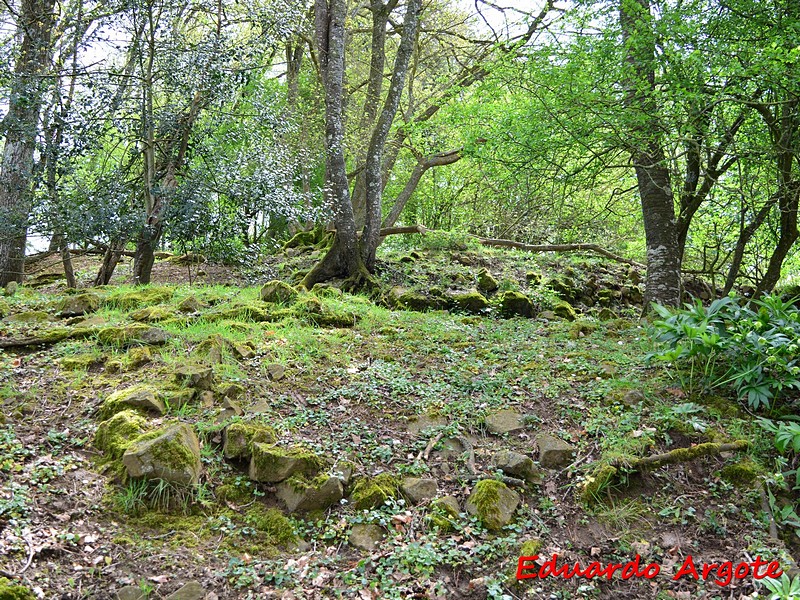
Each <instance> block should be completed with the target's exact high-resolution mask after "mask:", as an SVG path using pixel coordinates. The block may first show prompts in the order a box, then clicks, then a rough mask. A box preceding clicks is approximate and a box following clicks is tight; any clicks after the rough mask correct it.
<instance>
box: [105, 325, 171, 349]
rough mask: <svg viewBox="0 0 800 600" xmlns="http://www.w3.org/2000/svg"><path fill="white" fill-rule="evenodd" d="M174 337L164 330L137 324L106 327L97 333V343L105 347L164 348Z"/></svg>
mask: <svg viewBox="0 0 800 600" xmlns="http://www.w3.org/2000/svg"><path fill="white" fill-rule="evenodd" d="M171 337H172V336H170V334H169V333H167V332H166V331H164V330H163V329H159V328H158V327H151V326H149V325H144V324H140V323H137V324H135V325H127V326H124V327H105V328H103V329H101V330H100V331H98V332H97V341H98V342H100V343H101V344H103V345H104V346H113V347H116V348H124V347H128V346H163V345H164V344H166V343H167V342H168V341H169V340H170V339H171Z"/></svg>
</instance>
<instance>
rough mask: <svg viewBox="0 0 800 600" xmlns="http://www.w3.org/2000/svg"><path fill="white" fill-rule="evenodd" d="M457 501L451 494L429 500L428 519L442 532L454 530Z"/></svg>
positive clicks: (456, 516)
mask: <svg viewBox="0 0 800 600" xmlns="http://www.w3.org/2000/svg"><path fill="white" fill-rule="evenodd" d="M448 500H449V501H448ZM458 515H459V510H458V502H457V501H456V500H455V498H453V497H452V496H450V497H448V498H436V499H435V500H433V501H432V502H431V505H430V513H429V514H428V521H429V522H430V524H431V525H432V526H434V527H438V528H439V529H440V530H441V531H443V532H450V531H455V529H456V523H457V521H458Z"/></svg>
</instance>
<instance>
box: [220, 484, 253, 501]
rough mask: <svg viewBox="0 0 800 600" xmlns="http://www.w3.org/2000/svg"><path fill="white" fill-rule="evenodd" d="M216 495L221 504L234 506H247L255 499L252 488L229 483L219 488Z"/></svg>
mask: <svg viewBox="0 0 800 600" xmlns="http://www.w3.org/2000/svg"><path fill="white" fill-rule="evenodd" d="M214 495H215V496H216V497H217V500H219V501H220V502H233V503H234V504H247V503H248V502H252V501H253V499H254V498H255V497H254V496H253V490H252V489H251V488H249V487H246V486H243V485H235V484H229V483H226V484H223V485H221V486H219V487H217V488H216V489H215V490H214Z"/></svg>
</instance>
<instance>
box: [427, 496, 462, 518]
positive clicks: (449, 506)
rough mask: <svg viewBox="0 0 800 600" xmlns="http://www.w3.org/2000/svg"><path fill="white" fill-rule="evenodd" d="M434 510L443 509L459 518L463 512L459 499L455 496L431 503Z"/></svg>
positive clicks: (443, 497) (438, 499)
mask: <svg viewBox="0 0 800 600" xmlns="http://www.w3.org/2000/svg"><path fill="white" fill-rule="evenodd" d="M431 507H432V508H441V509H442V510H444V511H445V512H447V513H448V514H450V515H452V516H454V517H457V516H458V514H459V513H460V512H461V507H460V506H459V504H458V499H456V497H455V496H442V497H441V498H437V499H436V500H434V501H433V502H431Z"/></svg>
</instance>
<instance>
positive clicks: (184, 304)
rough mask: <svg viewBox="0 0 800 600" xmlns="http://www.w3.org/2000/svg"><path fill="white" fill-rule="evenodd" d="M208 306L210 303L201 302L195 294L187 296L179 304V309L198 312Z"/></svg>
mask: <svg viewBox="0 0 800 600" xmlns="http://www.w3.org/2000/svg"><path fill="white" fill-rule="evenodd" d="M207 307H208V304H206V303H205V302H201V301H200V300H198V299H197V298H196V297H194V296H187V297H186V298H184V299H183V300H181V302H180V304H178V310H179V311H181V312H182V313H196V312H200V311H201V310H203V309H204V308H207Z"/></svg>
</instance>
